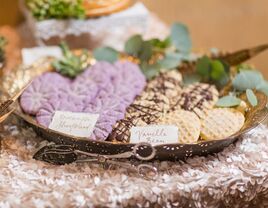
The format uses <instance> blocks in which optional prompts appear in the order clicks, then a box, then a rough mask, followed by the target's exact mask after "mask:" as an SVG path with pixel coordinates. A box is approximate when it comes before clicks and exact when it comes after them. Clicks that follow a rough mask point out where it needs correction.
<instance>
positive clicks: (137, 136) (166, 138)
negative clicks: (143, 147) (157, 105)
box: [130, 125, 179, 145]
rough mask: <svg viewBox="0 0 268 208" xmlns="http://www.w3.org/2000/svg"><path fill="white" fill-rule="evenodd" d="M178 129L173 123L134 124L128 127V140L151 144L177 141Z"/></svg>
mask: <svg viewBox="0 0 268 208" xmlns="http://www.w3.org/2000/svg"><path fill="white" fill-rule="evenodd" d="M178 138H179V129H178V127H177V126H174V125H148V126H135V127H132V128H131V129H130V142H131V143H140V142H147V143H150V144H152V145H159V144H170V143H178Z"/></svg>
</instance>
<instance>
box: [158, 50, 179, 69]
mask: <svg viewBox="0 0 268 208" xmlns="http://www.w3.org/2000/svg"><path fill="white" fill-rule="evenodd" d="M182 58H183V57H182V55H181V54H180V53H167V54H166V55H165V57H164V58H163V59H161V60H159V61H158V64H159V65H160V66H161V68H163V69H174V68H176V67H178V66H179V65H180V64H181V62H182Z"/></svg>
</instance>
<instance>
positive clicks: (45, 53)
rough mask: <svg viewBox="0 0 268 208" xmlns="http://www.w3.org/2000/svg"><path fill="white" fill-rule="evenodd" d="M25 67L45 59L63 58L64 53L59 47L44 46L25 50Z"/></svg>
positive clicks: (23, 50) (23, 53) (22, 52)
mask: <svg viewBox="0 0 268 208" xmlns="http://www.w3.org/2000/svg"><path fill="white" fill-rule="evenodd" d="M21 55H22V62H23V64H24V65H31V64H33V63H34V62H35V61H37V60H38V59H40V58H43V57H54V58H58V59H60V58H62V51H61V49H60V47H58V46H42V47H34V48H23V49H22V50H21Z"/></svg>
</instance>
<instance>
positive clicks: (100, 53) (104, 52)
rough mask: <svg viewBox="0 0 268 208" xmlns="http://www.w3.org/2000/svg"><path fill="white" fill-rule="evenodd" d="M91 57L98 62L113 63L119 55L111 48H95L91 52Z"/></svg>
mask: <svg viewBox="0 0 268 208" xmlns="http://www.w3.org/2000/svg"><path fill="white" fill-rule="evenodd" d="M93 56H94V58H95V59H96V60H98V61H108V62H111V63H113V62H115V61H117V60H118V58H119V53H118V51H116V50H115V49H113V48H111V47H101V48H96V49H95V50H94V51H93Z"/></svg>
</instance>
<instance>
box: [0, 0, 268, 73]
mask: <svg viewBox="0 0 268 208" xmlns="http://www.w3.org/2000/svg"><path fill="white" fill-rule="evenodd" d="M142 1H143V2H144V3H145V4H146V5H147V6H148V7H149V8H150V9H151V10H152V11H154V12H155V13H157V14H158V16H160V17H161V18H162V19H163V20H164V21H165V22H167V23H168V24H171V23H172V22H175V21H179V22H183V23H185V24H187V25H188V26H189V28H190V31H191V34H192V38H193V43H194V48H201V49H204V50H205V49H208V48H211V47H218V48H221V49H223V50H231V51H232V50H237V49H241V48H246V47H249V46H255V45H258V44H262V43H268V27H267V25H268V1H267V0H235V1H234V0H224V1H223V0H202V1H201V0H142ZM16 2H18V0H12V1H10V0H1V6H0V14H1V18H0V25H3V24H12V25H16V24H18V23H19V22H20V21H21V20H22V18H21V14H20V13H19V9H18V6H17V4H16ZM251 62H253V63H254V64H255V65H256V67H257V68H258V69H260V70H261V71H263V72H264V74H265V76H266V78H268V70H267V69H266V68H268V51H267V52H265V53H263V54H261V55H260V56H258V57H257V58H255V59H253V60H252V61H251Z"/></svg>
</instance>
